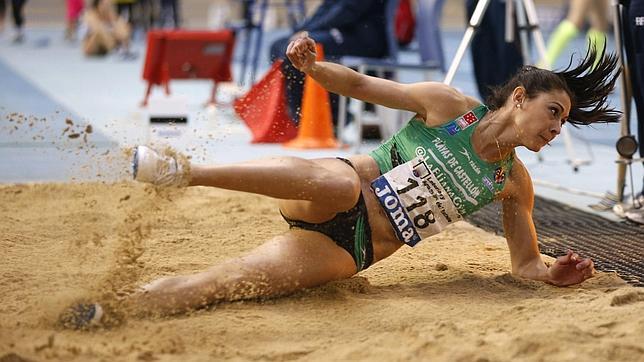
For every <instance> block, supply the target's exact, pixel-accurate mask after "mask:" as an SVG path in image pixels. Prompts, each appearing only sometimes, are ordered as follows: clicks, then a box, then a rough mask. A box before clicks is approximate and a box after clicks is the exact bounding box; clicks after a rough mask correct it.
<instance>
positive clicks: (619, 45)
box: [612, 0, 632, 203]
mask: <svg viewBox="0 0 644 362" xmlns="http://www.w3.org/2000/svg"><path fill="white" fill-rule="evenodd" d="M612 5H613V7H614V11H613V24H614V26H613V29H614V35H615V49H616V50H617V57H618V58H619V64H620V66H621V67H622V73H621V74H620V75H619V78H620V83H621V85H622V92H621V101H622V109H623V111H622V112H623V113H622V114H623V117H622V121H621V122H620V135H621V136H622V137H626V136H629V135H630V134H631V127H630V119H631V99H632V98H631V97H632V94H631V84H630V80H629V78H628V73H629V70H628V65H627V64H626V61H625V60H624V44H623V40H622V34H623V31H624V23H623V21H622V4H621V1H619V0H613V1H612ZM618 153H619V158H618V159H617V190H616V196H617V197H616V198H617V202H620V203H621V202H622V201H624V187H625V185H626V168H627V166H628V165H630V164H631V163H632V158H631V159H629V158H626V157H625V156H624V155H622V153H621V152H618Z"/></svg>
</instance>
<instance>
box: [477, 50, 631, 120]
mask: <svg viewBox="0 0 644 362" xmlns="http://www.w3.org/2000/svg"><path fill="white" fill-rule="evenodd" d="M620 72H621V69H620V68H619V67H618V59H617V55H616V54H615V53H606V46H605V45H604V47H603V49H602V50H601V52H598V51H597V49H596V48H595V46H591V47H588V50H587V52H586V55H585V56H584V57H583V59H582V60H581V61H580V62H579V64H577V66H575V67H573V57H572V56H571V58H570V62H569V63H568V66H567V67H566V68H565V69H563V70H561V71H549V70H546V69H540V68H537V67H534V66H524V67H523V68H521V70H519V71H518V72H517V74H515V75H514V76H513V77H512V78H511V79H510V80H509V81H508V82H507V83H505V84H504V85H502V86H500V87H497V88H493V89H492V92H491V95H490V97H489V98H488V99H487V102H486V103H487V105H488V107H489V108H490V110H496V109H499V108H501V107H502V106H503V105H504V104H505V102H506V100H507V99H508V97H509V96H510V95H511V94H512V91H513V90H514V89H515V88H516V87H518V86H523V87H524V88H525V89H526V95H527V96H528V98H531V97H534V96H536V95H537V94H539V93H542V92H549V91H552V90H555V89H561V90H563V91H565V92H566V93H567V94H568V96H569V97H570V101H571V108H570V114H569V118H568V122H569V123H572V124H574V125H590V124H595V123H614V122H619V120H620V119H621V116H622V112H620V111H618V110H616V109H614V108H610V107H608V105H607V100H608V95H609V94H610V93H611V92H612V91H613V89H614V88H615V83H616V82H617V79H618V78H619V74H620Z"/></svg>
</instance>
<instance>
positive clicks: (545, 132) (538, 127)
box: [513, 87, 571, 152]
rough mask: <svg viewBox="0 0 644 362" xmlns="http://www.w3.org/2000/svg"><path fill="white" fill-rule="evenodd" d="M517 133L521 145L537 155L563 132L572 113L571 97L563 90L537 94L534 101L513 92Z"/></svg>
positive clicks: (520, 93) (523, 90)
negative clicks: (562, 128)
mask: <svg viewBox="0 0 644 362" xmlns="http://www.w3.org/2000/svg"><path fill="white" fill-rule="evenodd" d="M513 105H514V109H513V111H514V112H515V117H514V119H515V124H516V127H517V129H516V132H517V136H518V138H519V142H520V143H521V144H522V145H524V146H525V147H526V148H527V149H529V150H531V151H534V152H537V151H539V150H540V149H541V148H542V147H543V146H545V145H546V144H548V143H549V142H550V141H552V140H553V139H554V138H555V137H557V135H559V133H560V132H561V127H562V126H563V125H564V123H565V122H566V120H567V119H568V114H569V113H570V106H571V102H570V97H569V96H568V94H567V93H566V92H565V91H563V90H560V89H557V90H551V91H548V92H542V93H538V94H536V95H535V96H533V97H532V98H528V97H526V95H525V89H523V88H522V87H518V88H517V89H515V92H514V93H513Z"/></svg>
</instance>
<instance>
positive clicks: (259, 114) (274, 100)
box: [234, 60, 297, 143]
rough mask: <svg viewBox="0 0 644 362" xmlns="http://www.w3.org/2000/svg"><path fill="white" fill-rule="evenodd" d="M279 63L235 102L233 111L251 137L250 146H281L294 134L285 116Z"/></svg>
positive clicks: (290, 122)
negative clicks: (244, 124)
mask: <svg viewBox="0 0 644 362" xmlns="http://www.w3.org/2000/svg"><path fill="white" fill-rule="evenodd" d="M281 64H282V61H281V60H278V61H276V62H275V63H274V64H273V66H272V67H271V69H270V70H269V71H268V73H266V75H265V76H264V78H263V79H262V80H260V81H259V82H257V84H255V85H254V86H253V87H252V88H251V89H250V90H249V91H248V93H247V94H246V95H245V96H243V97H242V98H239V99H237V100H236V101H235V104H234V108H235V112H236V113H237V115H238V116H239V118H241V119H242V120H243V121H244V123H246V126H248V129H249V130H250V131H251V133H252V135H253V139H252V141H251V142H252V143H271V142H275V143H282V142H286V141H289V140H292V139H293V138H295V136H296V135H297V128H296V127H295V123H294V122H293V121H292V120H291V118H290V117H289V116H288V110H287V109H286V94H285V90H284V75H283V74H282V71H281V70H280V66H281Z"/></svg>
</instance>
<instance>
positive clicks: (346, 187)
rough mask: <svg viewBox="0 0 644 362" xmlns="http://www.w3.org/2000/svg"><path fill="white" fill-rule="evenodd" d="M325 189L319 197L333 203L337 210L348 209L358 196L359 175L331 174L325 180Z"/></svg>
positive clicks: (356, 200) (353, 204)
mask: <svg viewBox="0 0 644 362" xmlns="http://www.w3.org/2000/svg"><path fill="white" fill-rule="evenodd" d="M326 183H327V185H326V187H325V191H324V192H322V193H320V195H319V197H320V198H321V199H322V200H324V201H327V202H330V203H333V204H334V205H335V206H336V207H337V208H338V209H339V210H349V209H350V208H352V207H353V206H355V204H356V203H357V202H358V198H359V197H360V191H361V189H360V177H359V176H358V174H353V175H333V176H330V177H329V179H328V180H327V182H326Z"/></svg>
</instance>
